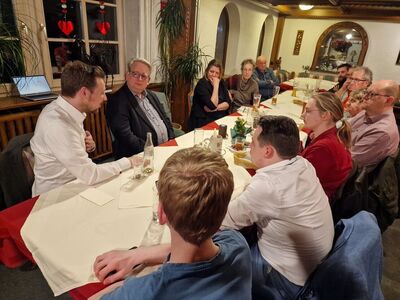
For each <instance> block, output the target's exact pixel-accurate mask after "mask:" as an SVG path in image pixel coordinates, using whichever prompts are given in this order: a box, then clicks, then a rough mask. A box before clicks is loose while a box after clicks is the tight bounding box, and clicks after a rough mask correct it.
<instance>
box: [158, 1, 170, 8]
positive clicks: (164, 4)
mask: <svg viewBox="0 0 400 300" xmlns="http://www.w3.org/2000/svg"><path fill="white" fill-rule="evenodd" d="M167 5H168V0H161V1H160V10H163V9H164V8H165V7H166V6H167Z"/></svg>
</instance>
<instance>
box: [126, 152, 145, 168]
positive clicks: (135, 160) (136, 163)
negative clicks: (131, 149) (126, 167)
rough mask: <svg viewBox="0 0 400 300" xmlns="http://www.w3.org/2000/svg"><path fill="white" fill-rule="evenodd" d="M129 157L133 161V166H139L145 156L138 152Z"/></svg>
mask: <svg viewBox="0 0 400 300" xmlns="http://www.w3.org/2000/svg"><path fill="white" fill-rule="evenodd" d="M128 159H129V161H130V163H131V167H132V168H135V167H139V166H141V165H142V164H143V157H142V156H139V155H137V154H135V155H132V156H131V157H128Z"/></svg>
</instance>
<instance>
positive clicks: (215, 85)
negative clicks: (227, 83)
mask: <svg viewBox="0 0 400 300" xmlns="http://www.w3.org/2000/svg"><path fill="white" fill-rule="evenodd" d="M220 81H221V80H220V79H219V78H218V77H213V78H212V79H211V83H212V85H213V87H214V88H216V87H218V86H219V82H220Z"/></svg>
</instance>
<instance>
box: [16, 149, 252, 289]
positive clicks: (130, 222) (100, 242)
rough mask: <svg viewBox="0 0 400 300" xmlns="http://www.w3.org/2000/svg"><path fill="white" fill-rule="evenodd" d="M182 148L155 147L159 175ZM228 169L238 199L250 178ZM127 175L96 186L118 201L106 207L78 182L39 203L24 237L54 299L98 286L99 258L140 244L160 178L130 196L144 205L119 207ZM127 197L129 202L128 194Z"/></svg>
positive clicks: (241, 171)
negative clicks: (87, 286)
mask: <svg viewBox="0 0 400 300" xmlns="http://www.w3.org/2000/svg"><path fill="white" fill-rule="evenodd" d="M178 149H181V147H179V146H178V147H156V148H155V158H156V159H155V172H156V173H158V172H159V171H160V169H161V167H162V165H163V164H164V162H165V160H166V159H167V158H168V157H169V156H170V155H171V154H172V153H174V152H176V151H177V150H178ZM227 156H230V154H228V153H227ZM232 161H233V160H232ZM230 169H231V171H232V173H233V174H234V181H235V191H234V195H238V194H240V193H241V192H242V191H243V189H244V188H245V186H246V185H247V184H248V182H249V180H250V175H249V174H248V172H247V171H246V170H245V169H243V168H241V167H238V166H235V165H233V162H232V165H231V166H230ZM129 175H131V171H127V172H124V173H123V174H121V175H120V176H118V177H116V178H114V179H112V180H110V181H108V182H106V183H103V184H99V185H97V186H96V189H98V190H100V191H101V192H104V193H106V194H108V195H110V196H112V197H114V200H112V201H111V202H109V203H107V204H105V205H103V206H99V205H96V204H94V203H92V202H90V201H88V200H86V199H84V198H82V197H81V196H79V193H80V192H82V191H83V190H85V189H87V188H88V187H87V186H85V185H83V184H80V183H79V182H77V181H74V182H71V183H69V184H66V185H64V186H62V187H60V188H58V189H56V190H54V191H51V192H49V193H47V194H44V195H42V196H41V197H40V198H39V199H38V201H37V205H35V209H34V211H33V212H32V213H31V214H30V215H29V217H28V218H27V220H26V222H25V224H24V226H23V228H22V230H21V235H22V237H23V240H24V242H25V244H26V246H27V248H28V249H29V251H30V252H31V253H32V255H33V258H34V259H35V261H36V262H37V264H38V266H39V267H40V269H41V271H42V273H43V275H44V277H45V278H46V280H47V282H48V283H49V285H50V287H51V289H52V290H53V292H54V294H55V295H56V296H57V295H59V294H61V293H64V292H66V291H68V290H71V289H73V288H76V287H79V286H82V285H84V284H87V283H90V282H96V281H97V279H96V278H95V276H94V274H93V270H92V268H93V263H94V260H95V258H96V256H97V255H99V254H101V253H103V252H106V251H109V250H112V249H115V248H121V249H128V248H130V247H132V246H139V245H140V243H141V241H142V239H143V236H144V233H145V231H146V229H147V227H148V225H149V223H150V220H151V216H152V207H151V206H152V202H153V201H152V199H151V197H152V187H153V186H154V179H155V178H156V177H157V174H155V175H154V176H150V177H149V178H147V179H146V180H144V181H143V182H141V185H140V187H138V188H137V189H134V190H132V191H131V192H130V193H129V197H131V198H132V202H135V203H137V202H140V203H141V205H140V206H142V207H141V208H124V209H121V208H120V207H119V201H120V200H121V199H120V195H121V190H120V187H121V185H122V184H124V183H125V182H126V181H127V180H128V176H129ZM123 194H124V201H126V200H127V195H126V193H125V192H124V193H123ZM44 202H48V203H44ZM49 203H51V204H50V205H49ZM169 238H170V236H169V231H168V228H167V227H166V230H165V231H164V235H163V242H165V243H166V242H169Z"/></svg>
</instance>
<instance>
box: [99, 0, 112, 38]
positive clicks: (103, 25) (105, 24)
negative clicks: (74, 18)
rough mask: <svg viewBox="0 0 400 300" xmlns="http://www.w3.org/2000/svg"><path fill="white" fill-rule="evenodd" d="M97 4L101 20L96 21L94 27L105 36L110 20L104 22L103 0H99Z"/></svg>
mask: <svg viewBox="0 0 400 300" xmlns="http://www.w3.org/2000/svg"><path fill="white" fill-rule="evenodd" d="M99 5H100V10H99V13H100V17H101V19H102V21H101V22H96V27H97V30H98V31H99V32H100V33H101V34H102V35H103V36H105V35H106V34H107V32H108V31H109V30H110V27H111V25H110V22H106V17H105V15H106V11H105V9H104V1H99Z"/></svg>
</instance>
